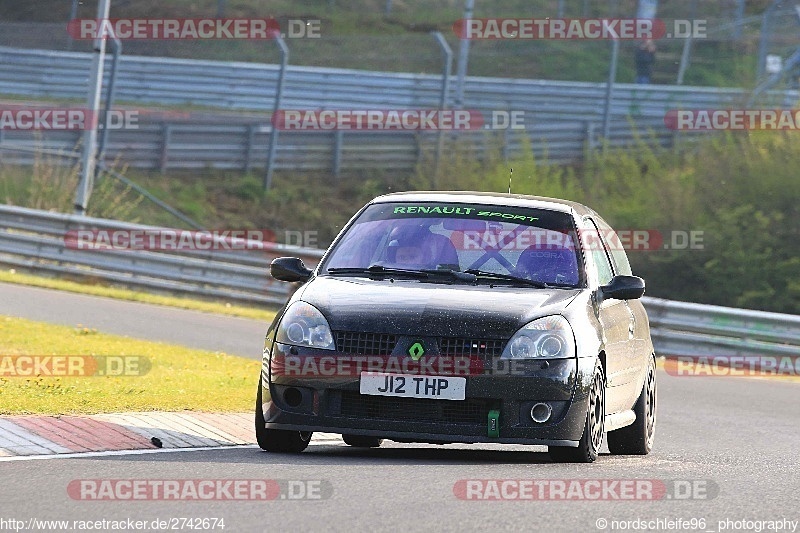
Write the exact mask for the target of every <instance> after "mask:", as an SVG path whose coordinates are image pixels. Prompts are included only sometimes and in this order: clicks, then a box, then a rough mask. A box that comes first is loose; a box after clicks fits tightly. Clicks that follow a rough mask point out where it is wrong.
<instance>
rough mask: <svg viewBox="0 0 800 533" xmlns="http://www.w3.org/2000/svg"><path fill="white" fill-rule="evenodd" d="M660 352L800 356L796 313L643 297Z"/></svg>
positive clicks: (799, 320) (799, 321)
mask: <svg viewBox="0 0 800 533" xmlns="http://www.w3.org/2000/svg"><path fill="white" fill-rule="evenodd" d="M645 306H646V307H647V314H648V317H649V318H650V328H651V333H652V336H653V343H654V344H655V345H656V348H657V350H658V352H659V353H661V354H665V355H675V356H680V355H689V356H703V355H706V356H715V355H724V356H745V357H755V356H763V355H771V356H781V355H788V356H794V357H800V316H796V315H787V314H782V313H768V312H764V311H753V310H749V309H736V308H731V307H721V306H717V305H701V304H694V303H688V302H674V301H671V300H662V299H659V298H645Z"/></svg>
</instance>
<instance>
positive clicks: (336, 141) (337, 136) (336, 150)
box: [333, 130, 344, 180]
mask: <svg viewBox="0 0 800 533" xmlns="http://www.w3.org/2000/svg"><path fill="white" fill-rule="evenodd" d="M343 144H344V133H343V132H342V130H336V131H334V132H333V177H334V178H336V179H337V180H338V179H339V177H340V176H341V174H342V145H343Z"/></svg>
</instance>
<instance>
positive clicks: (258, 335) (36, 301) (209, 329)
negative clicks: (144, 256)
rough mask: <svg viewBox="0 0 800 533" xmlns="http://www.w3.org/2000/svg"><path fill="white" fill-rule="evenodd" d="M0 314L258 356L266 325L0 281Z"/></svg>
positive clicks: (252, 321)
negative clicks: (79, 325)
mask: <svg viewBox="0 0 800 533" xmlns="http://www.w3.org/2000/svg"><path fill="white" fill-rule="evenodd" d="M0 315H7V316H16V317H21V318H27V319H30V320H38V321H40V322H50V323H52V324H61V325H65V326H76V325H77V324H81V325H83V326H85V327H88V328H95V329H97V330H98V331H102V332H103V333H113V334H115V335H125V336H128V337H134V338H139V339H147V340H154V341H162V342H168V343H172V344H181V345H184V346H189V347H191V348H200V349H203V350H211V351H221V352H225V353H228V354H231V355H239V356H242V357H247V358H250V359H261V348H262V347H263V344H264V335H265V334H266V332H267V327H268V326H269V324H267V323H266V322H264V321H260V320H252V319H246V318H239V317H232V316H222V315H213V314H210V313H202V312H199V311H189V310H186V309H176V308H174V307H165V306H159V305H151V304H144V303H139V302H128V301H124V300H114V299H113V298H103V297H99V296H88V295H84V294H76V293H71V292H65V291H54V290H49V289H40V288H38V287H26V286H24V285H14V284H10V283H0Z"/></svg>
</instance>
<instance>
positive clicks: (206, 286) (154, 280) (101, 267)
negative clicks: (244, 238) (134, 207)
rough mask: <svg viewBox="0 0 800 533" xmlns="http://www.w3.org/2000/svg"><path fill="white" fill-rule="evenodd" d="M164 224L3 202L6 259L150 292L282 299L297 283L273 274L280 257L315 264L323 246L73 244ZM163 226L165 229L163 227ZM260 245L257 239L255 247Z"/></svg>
mask: <svg viewBox="0 0 800 533" xmlns="http://www.w3.org/2000/svg"><path fill="white" fill-rule="evenodd" d="M88 229H92V230H158V229H160V228H155V227H152V226H143V225H140V224H129V223H125V222H119V221H116V220H105V219H99V218H92V217H81V216H74V215H66V214H61V213H50V212H46V211H39V210H34V209H26V208H22V207H14V206H0V263H4V264H7V265H12V266H16V267H24V268H26V269H31V270H37V271H43V272H49V273H52V274H58V275H68V276H77V277H89V278H95V279H100V280H104V281H108V282H114V283H120V284H124V285H128V286H132V287H139V288H146V289H149V290H164V291H170V292H181V293H191V294H197V295H201V296H211V297H218V298H227V299H231V300H238V301H244V302H257V303H262V304H281V303H283V302H284V301H285V300H286V297H287V295H288V290H289V286H288V285H287V284H286V283H282V282H277V281H275V280H274V279H272V278H271V277H270V276H269V263H270V261H271V260H272V259H274V258H275V257H279V256H282V255H295V256H298V257H301V258H303V259H304V260H305V261H306V262H307V263H308V264H309V265H315V264H316V263H317V262H318V261H319V258H320V257H322V250H312V249H304V248H298V247H294V246H284V245H278V244H273V245H266V246H265V247H264V248H263V249H253V250H236V251H234V250H226V251H218V250H214V251H192V250H186V251H179V252H177V251H176V252H166V251H155V250H148V251H127V250H126V251H108V250H92V249H80V248H79V247H77V246H68V245H67V234H68V232H70V231H76V230H88ZM161 229H163V228H161ZM255 245H259V246H260V243H253V247H254V248H255Z"/></svg>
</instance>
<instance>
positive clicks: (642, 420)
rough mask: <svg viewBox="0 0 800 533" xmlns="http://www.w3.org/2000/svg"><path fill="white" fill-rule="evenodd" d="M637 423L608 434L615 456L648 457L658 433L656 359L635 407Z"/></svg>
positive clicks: (649, 367) (651, 365) (650, 367)
mask: <svg viewBox="0 0 800 533" xmlns="http://www.w3.org/2000/svg"><path fill="white" fill-rule="evenodd" d="M633 412H634V414H635V415H636V421H635V422H634V423H633V424H631V425H630V426H625V427H624V428H620V429H617V430H614V431H610V432H609V433H608V449H609V451H610V452H611V453H613V454H615V455H647V454H648V453H650V450H652V449H653V441H654V439H655V433H656V358H655V356H652V357H651V358H650V365H649V366H648V369H647V377H646V378H645V380H644V386H643V387H642V393H641V394H640V395H639V399H638V400H636V405H634V406H633Z"/></svg>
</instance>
